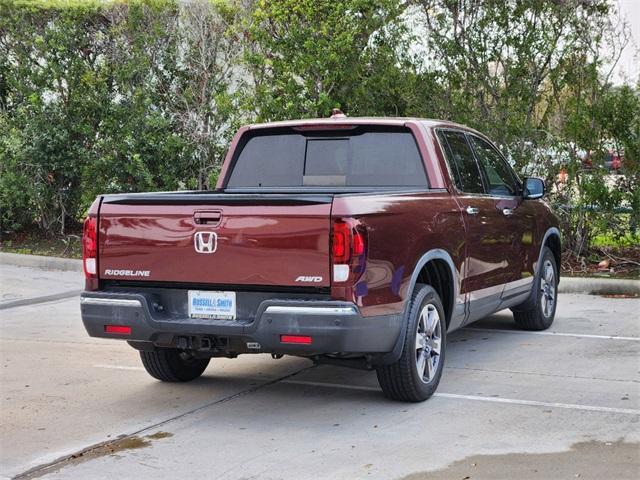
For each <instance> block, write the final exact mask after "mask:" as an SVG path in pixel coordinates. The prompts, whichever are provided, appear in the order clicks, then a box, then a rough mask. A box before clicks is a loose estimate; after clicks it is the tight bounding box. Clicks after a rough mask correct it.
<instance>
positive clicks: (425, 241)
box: [331, 190, 465, 316]
mask: <svg viewBox="0 0 640 480" xmlns="http://www.w3.org/2000/svg"><path fill="white" fill-rule="evenodd" d="M332 216H333V218H340V217H353V218H356V219H358V221H359V223H360V224H361V225H363V226H364V227H365V228H366V230H367V235H368V242H367V263H366V268H365V271H364V273H363V274H362V276H361V277H360V279H359V280H357V281H356V282H355V283H354V284H353V285H349V286H342V285H340V284H339V283H335V282H334V283H333V285H332V290H331V294H332V297H333V298H336V299H342V300H347V301H353V302H355V303H356V304H357V305H358V306H359V307H360V309H361V312H362V314H363V315H364V316H371V315H390V314H398V313H401V312H402V311H403V308H404V305H405V301H406V300H407V297H408V296H409V295H410V294H411V292H410V287H411V277H412V274H413V272H414V269H415V267H416V265H417V263H418V261H419V260H420V258H421V257H422V256H423V255H424V254H425V253H427V252H428V251H429V250H432V249H436V248H439V249H443V250H445V251H446V252H447V253H449V255H450V256H451V259H452V260H453V263H454V265H455V269H456V282H459V281H460V280H459V279H460V273H461V271H462V267H463V263H464V253H465V235H464V223H463V219H462V214H461V212H460V209H459V208H458V205H457V203H456V201H455V199H454V198H453V197H452V196H451V195H449V193H448V192H446V191H444V190H443V191H431V192H419V193H402V194H379V195H372V194H366V195H348V196H336V197H335V198H334V203H333V211H332ZM459 287H460V285H459V283H458V291H459ZM456 301H457V299H456Z"/></svg>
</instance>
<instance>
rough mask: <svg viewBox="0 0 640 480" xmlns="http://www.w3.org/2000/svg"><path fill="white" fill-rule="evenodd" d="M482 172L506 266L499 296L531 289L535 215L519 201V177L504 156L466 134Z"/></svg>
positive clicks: (492, 227)
mask: <svg viewBox="0 0 640 480" xmlns="http://www.w3.org/2000/svg"><path fill="white" fill-rule="evenodd" d="M467 137H468V140H469V143H470V144H471V146H472V149H473V152H474V154H475V156H476V159H477V162H478V165H479V167H480V171H481V173H482V178H483V182H484V184H485V190H486V192H487V194H488V196H487V197H486V198H487V201H489V202H490V203H491V205H490V206H489V207H493V208H490V210H491V219H490V220H488V221H490V222H491V229H493V230H494V231H495V233H496V239H497V240H498V245H499V246H500V250H502V255H501V257H500V258H501V259H502V261H507V262H508V265H506V268H505V269H504V271H503V274H502V278H501V281H502V283H504V284H505V288H504V291H503V293H502V297H503V298H504V297H505V296H510V295H517V294H518V293H522V292H523V291H525V290H527V289H530V288H531V282H532V281H533V276H532V272H531V271H530V269H528V268H527V265H528V264H529V263H530V262H529V261H528V255H529V254H530V252H531V249H532V244H533V238H534V231H533V229H534V227H535V218H534V211H533V208H532V206H531V205H530V204H528V203H527V202H524V201H523V198H522V194H521V191H522V186H521V184H520V180H519V179H518V177H517V176H516V174H515V173H514V171H513V170H512V169H511V167H510V166H509V164H508V163H507V161H506V160H505V158H504V157H503V156H502V155H501V154H500V152H499V151H498V150H497V149H496V148H495V147H494V146H493V145H491V143H489V142H487V141H486V140H485V139H483V138H480V137H479V136H476V135H472V134H469V135H467Z"/></svg>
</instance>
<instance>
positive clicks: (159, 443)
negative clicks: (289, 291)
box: [0, 265, 640, 480]
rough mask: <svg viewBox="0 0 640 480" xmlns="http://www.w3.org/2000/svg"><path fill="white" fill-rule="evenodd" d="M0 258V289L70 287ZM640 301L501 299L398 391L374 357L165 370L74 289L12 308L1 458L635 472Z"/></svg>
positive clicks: (135, 464) (281, 468)
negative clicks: (428, 386)
mask: <svg viewBox="0 0 640 480" xmlns="http://www.w3.org/2000/svg"><path fill="white" fill-rule="evenodd" d="M0 268H1V269H2V270H3V272H2V275H1V276H0V282H2V283H1V289H0V293H1V294H2V298H9V297H10V296H11V295H13V296H14V298H15V296H18V295H22V297H21V298H28V299H33V301H34V302H36V301H37V299H38V295H37V292H35V293H36V294H35V296H34V292H33V291H29V292H27V293H28V294H25V293H21V292H24V290H20V289H21V288H26V287H23V286H21V282H25V283H29V282H30V281H31V277H32V276H36V277H37V279H38V282H40V283H38V285H39V287H38V290H40V289H41V293H42V295H47V294H48V293H49V292H53V291H69V289H73V288H75V286H74V284H73V279H72V278H70V277H68V275H70V274H69V273H64V277H60V276H59V275H62V274H61V273H60V272H53V271H48V272H47V271H37V270H35V269H25V268H21V267H9V266H5V265H1V266H0ZM76 275H77V274H76ZM9 278H10V279H13V280H11V281H7V279H9ZM61 279H63V280H61ZM66 282H69V283H68V284H67V283H66ZM63 283H65V284H64V285H63ZM79 283H81V282H79ZM56 289H57V290H56ZM12 292H15V293H12ZM639 311H640V301H639V300H638V299H629V298H604V297H597V296H587V295H568V294H566V295H562V296H561V297H560V301H559V305H558V312H557V316H556V322H555V323H554V325H553V326H552V328H551V329H550V330H549V331H546V332H538V333H532V332H521V331H518V330H515V327H514V325H513V322H512V317H511V315H510V313H509V312H508V311H505V312H501V313H499V314H496V315H493V316H492V317H490V318H487V319H485V320H483V321H481V322H478V323H475V324H473V325H471V326H470V327H468V328H465V329H463V330H461V331H458V332H455V333H453V334H451V335H450V336H449V339H448V349H447V358H446V368H445V372H444V376H443V379H442V382H441V384H440V387H439V389H438V392H437V394H436V395H435V396H434V397H433V398H432V399H430V400H429V401H427V402H424V403H420V404H404V403H397V402H392V401H389V400H387V399H385V398H384V397H383V396H382V393H381V392H380V390H379V388H378V386H377V382H376V377H375V373H372V372H364V371H357V370H349V369H345V368H339V367H332V366H319V367H314V366H313V364H312V363H311V362H310V361H308V360H305V359H299V358H287V357H285V358H283V359H280V360H273V359H272V358H271V357H270V356H267V355H253V356H249V355H247V356H242V357H240V358H238V359H235V360H228V359H213V360H212V362H211V364H210V366H209V368H208V369H207V371H206V372H205V374H204V376H203V377H202V378H201V379H199V380H196V381H194V382H192V383H188V384H163V383H160V382H157V381H155V380H154V379H152V378H151V377H149V376H148V375H147V374H146V372H145V371H144V370H143V369H142V366H141V364H140V362H139V358H138V354H137V352H135V351H134V350H132V349H131V348H130V347H128V346H127V345H126V343H124V342H118V341H107V340H97V339H91V338H89V337H87V336H86V334H85V332H84V330H83V327H82V324H81V321H80V309H79V302H78V298H77V297H75V296H74V297H71V298H66V299H60V300H55V301H51V302H46V303H34V304H31V305H21V306H15V307H11V308H4V309H1V310H0V357H1V358H0V360H1V362H2V363H1V365H2V369H1V370H0V375H1V376H0V385H1V390H2V391H1V404H0V407H1V408H0V474H1V475H3V476H5V477H7V478H11V477H15V476H23V477H27V478H28V477H31V478H33V477H40V476H45V477H46V478H114V479H115V478H134V477H137V478H147V477H153V478H175V477H178V476H180V477H181V476H184V475H188V476H204V477H205V478H216V479H240V478H247V479H249V478H260V479H280V478H285V479H288V478H291V479H306V478H309V479H318V478H322V479H324V478H326V479H351V478H381V479H382V478H384V479H389V478H398V479H400V478H407V479H412V480H416V479H440V478H459V479H463V478H470V479H479V478H505V479H507V478H582V479H584V478H602V477H603V476H606V477H607V478H616V479H627V478H628V479H634V478H639V477H640V443H639V442H640V424H639V420H640V355H639V354H640V322H639V320H638V318H639V317H638V312H639Z"/></svg>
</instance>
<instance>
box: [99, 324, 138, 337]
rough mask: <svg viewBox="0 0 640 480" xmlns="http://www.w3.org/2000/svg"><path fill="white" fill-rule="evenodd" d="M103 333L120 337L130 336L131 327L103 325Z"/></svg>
mask: <svg viewBox="0 0 640 480" xmlns="http://www.w3.org/2000/svg"><path fill="white" fill-rule="evenodd" d="M104 331H105V333H118V334H120V335H131V327H127V326H125V325H105V326H104Z"/></svg>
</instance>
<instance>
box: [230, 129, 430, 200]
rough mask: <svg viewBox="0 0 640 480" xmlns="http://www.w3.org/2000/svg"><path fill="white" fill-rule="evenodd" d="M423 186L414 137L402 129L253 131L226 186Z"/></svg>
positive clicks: (423, 176) (422, 174) (421, 169)
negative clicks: (271, 132) (253, 134)
mask: <svg viewBox="0 0 640 480" xmlns="http://www.w3.org/2000/svg"><path fill="white" fill-rule="evenodd" d="M303 186H304V187H355V186H357V187H396V186H397V187H426V186H428V183H427V176H426V173H425V169H424V165H423V162H422V157H421V156H420V153H419V151H418V147H417V145H416V142H415V139H414V138H413V135H412V134H411V132H409V131H408V130H406V129H400V128H398V129H375V130H374V129H363V128H357V129H354V130H348V131H347V133H345V132H338V133H335V132H317V131H315V132H308V133H307V132H297V131H294V130H288V131H287V132H286V133H282V134H280V133H278V134H270V133H269V132H267V133H265V134H259V135H255V136H253V137H251V138H249V140H248V141H247V142H246V143H245V145H244V147H242V148H241V151H240V152H239V154H238V155H237V157H236V160H235V164H234V166H233V168H232V172H231V175H230V177H229V180H228V182H227V187H228V188H241V187H257V188H260V187H265V188H269V187H303Z"/></svg>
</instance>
